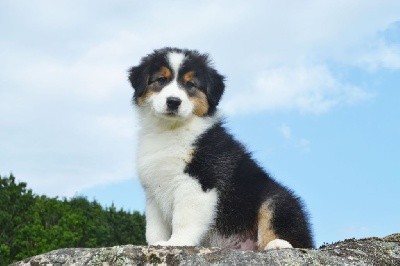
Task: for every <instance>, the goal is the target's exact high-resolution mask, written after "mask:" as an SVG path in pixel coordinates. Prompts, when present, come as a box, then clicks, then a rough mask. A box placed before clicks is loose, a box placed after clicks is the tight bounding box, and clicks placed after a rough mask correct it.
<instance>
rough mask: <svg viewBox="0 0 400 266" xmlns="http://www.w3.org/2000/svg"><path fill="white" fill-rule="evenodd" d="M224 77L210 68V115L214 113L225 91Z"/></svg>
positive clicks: (208, 90) (208, 76) (208, 77)
mask: <svg viewBox="0 0 400 266" xmlns="http://www.w3.org/2000/svg"><path fill="white" fill-rule="evenodd" d="M224 80H225V78H224V76H222V75H221V74H219V73H218V72H217V71H216V70H215V69H213V68H211V67H210V68H209V69H208V73H207V96H208V101H209V106H210V109H209V113H210V114H211V113H213V112H214V111H215V109H216V107H217V105H218V103H219V100H220V99H221V96H222V94H223V93H224V90H225V83H224Z"/></svg>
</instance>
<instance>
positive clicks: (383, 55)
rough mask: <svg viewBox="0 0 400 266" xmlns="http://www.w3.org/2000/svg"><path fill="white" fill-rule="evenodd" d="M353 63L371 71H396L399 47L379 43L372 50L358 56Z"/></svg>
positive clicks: (398, 63) (399, 58)
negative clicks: (383, 69)
mask: <svg viewBox="0 0 400 266" xmlns="http://www.w3.org/2000/svg"><path fill="white" fill-rule="evenodd" d="M355 62H356V64H358V65H360V66H362V67H366V68H368V69H369V70H372V71H374V70H378V69H381V68H387V69H392V70H398V69H400V45H395V44H387V43H385V42H383V41H381V42H379V44H377V45H376V46H375V47H374V48H372V49H369V50H368V51H365V52H364V53H363V54H361V55H359V57H358V58H356V60H355Z"/></svg>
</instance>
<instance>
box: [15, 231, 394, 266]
mask: <svg viewBox="0 0 400 266" xmlns="http://www.w3.org/2000/svg"><path fill="white" fill-rule="evenodd" d="M154 264H164V265H400V234H393V235H390V236H387V237H385V238H366V239H359V240H355V239H347V240H344V241H340V242H337V243H333V244H329V245H323V246H322V247H320V248H319V249H316V250H314V249H283V250H269V251H262V252H251V251H246V252H245V251H237V250H223V249H219V248H201V247H155V246H133V245H126V246H115V247H106V248H66V249H59V250H54V251H51V252H48V253H45V254H43V255H38V256H35V257H31V258H27V259H25V260H23V261H20V262H17V263H14V264H12V265H35V266H39V265H77V266H78V265H154Z"/></svg>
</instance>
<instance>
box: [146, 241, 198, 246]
mask: <svg viewBox="0 0 400 266" xmlns="http://www.w3.org/2000/svg"><path fill="white" fill-rule="evenodd" d="M153 245H154V246H163V247H168V246H195V245H196V244H194V243H189V242H187V241H179V240H168V241H158V242H156V243H155V244H153Z"/></svg>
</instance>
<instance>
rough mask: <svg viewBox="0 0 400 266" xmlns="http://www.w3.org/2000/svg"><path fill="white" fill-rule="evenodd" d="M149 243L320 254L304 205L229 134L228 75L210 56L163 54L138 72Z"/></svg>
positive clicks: (133, 78)
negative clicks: (222, 109) (223, 109)
mask: <svg viewBox="0 0 400 266" xmlns="http://www.w3.org/2000/svg"><path fill="white" fill-rule="evenodd" d="M129 80H130V82H131V84H132V87H133V88H134V96H133V100H134V103H135V106H136V107H137V111H138V113H139V119H140V125H141V129H140V132H139V143H138V152H137V170H138V174H139V178H140V180H141V184H142V186H143V188H144V190H145V192H146V240H147V242H148V244H149V245H162V246H196V245H203V246H218V247H221V248H232V249H241V250H264V249H270V248H291V247H299V248H311V247H313V239H312V235H311V230H310V226H309V223H308V221H307V220H308V219H307V215H306V213H305V212H304V210H303V206H302V203H301V201H300V199H299V198H298V197H296V196H295V195H294V194H293V193H292V192H291V191H290V190H289V189H287V188H285V187H284V186H282V185H280V184H279V183H278V182H276V181H275V180H274V179H272V178H271V177H270V176H269V175H268V174H267V173H266V172H265V171H264V170H263V169H262V168H261V167H260V166H259V165H258V164H257V163H256V162H255V161H254V160H253V159H252V157H251V155H250V153H249V152H248V151H247V150H246V149H245V147H244V146H243V145H242V144H240V143H239V142H238V141H236V140H235V139H234V138H233V137H232V136H231V135H230V134H229V133H228V132H227V130H226V129H225V128H224V125H223V123H222V121H221V118H220V117H219V116H218V115H217V112H216V110H217V105H218V103H219V101H220V98H221V96H222V94H223V92H224V87H225V85H224V77H223V76H222V75H220V74H219V73H218V72H217V71H216V70H215V69H214V68H213V66H212V65H211V63H210V60H209V58H208V56H207V55H206V54H200V53H199V52H197V51H194V50H183V49H177V48H164V49H160V50H155V51H154V52H153V53H151V54H149V55H147V56H145V57H144V58H142V61H141V62H140V64H139V65H138V66H135V67H132V68H131V69H130V70H129Z"/></svg>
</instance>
